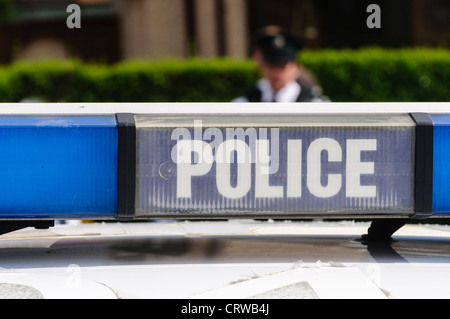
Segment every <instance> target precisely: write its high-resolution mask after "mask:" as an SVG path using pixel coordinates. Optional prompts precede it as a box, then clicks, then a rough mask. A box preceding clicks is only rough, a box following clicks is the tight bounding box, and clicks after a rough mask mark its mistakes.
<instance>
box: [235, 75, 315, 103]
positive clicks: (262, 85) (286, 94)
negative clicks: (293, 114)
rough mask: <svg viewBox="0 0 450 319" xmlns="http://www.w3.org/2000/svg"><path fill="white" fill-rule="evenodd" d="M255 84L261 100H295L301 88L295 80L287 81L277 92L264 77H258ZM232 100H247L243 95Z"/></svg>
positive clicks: (286, 101)
mask: <svg viewBox="0 0 450 319" xmlns="http://www.w3.org/2000/svg"><path fill="white" fill-rule="evenodd" d="M256 86H257V88H258V89H259V90H260V91H261V102H285V103H289V102H296V101H297V97H298V95H299V94H300V91H301V89H302V88H301V86H300V84H298V82H297V81H292V82H289V83H287V84H286V85H285V86H284V87H283V88H281V89H280V90H279V91H278V92H275V91H274V90H273V89H272V86H271V85H270V83H269V81H268V80H266V79H260V80H259V81H258V82H257V83H256ZM317 101H320V99H317ZM232 102H248V99H247V97H245V96H240V97H238V98H236V99H234V100H233V101H232Z"/></svg>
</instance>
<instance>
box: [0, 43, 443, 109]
mask: <svg viewBox="0 0 450 319" xmlns="http://www.w3.org/2000/svg"><path fill="white" fill-rule="evenodd" d="M449 53H450V51H449V50H444V49H399V50H387V49H378V48H367V49H361V50H357V51H352V50H323V51H318V52H311V51H307V52H304V53H302V55H301V56H300V59H301V60H302V62H303V64H304V65H305V66H306V67H307V68H308V69H309V70H311V71H312V72H313V73H314V74H315V75H316V77H317V78H318V80H319V82H320V84H321V86H322V88H323V91H324V93H325V95H327V96H328V97H329V98H330V99H331V100H332V101H346V102H360V101H371V102H376V101H386V102H387V101H389V102H396V101H403V102H406V101H416V102H419V101H449V100H450V98H449V97H450V93H449V91H448V86H449V83H450V54H449ZM257 79H258V72H257V70H256V68H255V65H254V64H253V63H252V62H251V61H249V60H245V61H241V60H232V59H212V60H201V59H188V60H164V61H126V62H121V63H118V64H115V65H109V66H108V65H100V64H87V63H82V62H79V61H44V62H39V63H36V62H17V63H14V64H12V65H9V66H3V67H0V102H18V101H21V100H22V99H24V98H27V97H40V98H42V99H44V100H46V101H50V102H57V101H58V102H59V101H60V102H224V101H230V100H231V99H233V98H234V97H236V96H239V95H240V94H242V93H243V92H244V90H245V89H246V88H248V87H249V86H251V85H253V84H254V82H255V81H256V80H257Z"/></svg>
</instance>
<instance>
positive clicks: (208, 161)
mask: <svg viewBox="0 0 450 319" xmlns="http://www.w3.org/2000/svg"><path fill="white" fill-rule="evenodd" d="M136 130H137V159H136V160H137V180H136V187H137V189H136V192H137V193H136V216H137V217H151V216H161V215H164V214H167V215H170V216H173V215H176V214H178V215H182V216H196V217H203V216H205V217H214V216H256V215H258V216H264V215H270V216H277V215H278V216H287V215H289V216H295V215H309V216H310V215H327V216H339V215H358V214H374V215H376V214H384V215H399V214H402V215H405V216H409V215H411V214H412V213H413V209H414V207H413V203H414V198H413V190H414V185H413V178H414V170H413V167H414V163H413V158H414V156H413V154H414V149H413V147H414V130H415V124H414V123H413V122H412V121H411V119H410V117H409V116H407V115H381V116H379V115H374V116H367V115H350V116H349V115H329V116H317V115H316V116H314V115H297V116H282V115H280V116H249V117H233V116H228V117H227V116H221V117H206V116H205V117H199V118H194V117H187V116H186V117H179V118H175V117H162V116H161V117H155V116H151V117H150V116H148V117H146V116H136ZM193 141H194V142H193ZM259 143H261V144H259ZM255 145H256V147H255ZM258 145H259V146H258ZM264 146H265V148H264ZM258 147H259V151H257V149H258ZM227 148H228V149H227ZM260 152H261V153H260ZM199 154H201V158H200V155H199ZM223 154H225V156H226V158H223V157H222V155H223ZM245 154H250V156H249V157H248V158H245V156H246V155H245ZM268 154H270V162H267V160H266V159H264V156H265V155H268ZM253 155H258V156H261V155H264V156H262V157H261V158H260V159H257V158H255V157H254V156H253ZM178 156H179V157H178ZM182 156H183V157H184V160H181V161H180V157H182ZM239 156H242V157H239ZM230 157H231V158H230ZM227 161H228V162H227ZM266 163H268V164H267V165H266Z"/></svg>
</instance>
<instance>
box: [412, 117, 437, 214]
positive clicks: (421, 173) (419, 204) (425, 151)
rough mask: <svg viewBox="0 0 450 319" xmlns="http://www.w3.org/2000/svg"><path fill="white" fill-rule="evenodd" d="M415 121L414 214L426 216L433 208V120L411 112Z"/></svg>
mask: <svg viewBox="0 0 450 319" xmlns="http://www.w3.org/2000/svg"><path fill="white" fill-rule="evenodd" d="M411 117H412V118H413V120H414V122H415V123H416V125H417V126H416V150H415V152H416V153H415V160H416V165H415V180H414V185H415V189H414V197H415V204H414V206H415V209H414V210H415V215H414V216H413V217H414V218H427V217H429V216H430V215H431V214H432V209H433V207H432V206H433V205H432V204H433V121H432V120H431V118H430V117H429V116H428V114H426V113H411Z"/></svg>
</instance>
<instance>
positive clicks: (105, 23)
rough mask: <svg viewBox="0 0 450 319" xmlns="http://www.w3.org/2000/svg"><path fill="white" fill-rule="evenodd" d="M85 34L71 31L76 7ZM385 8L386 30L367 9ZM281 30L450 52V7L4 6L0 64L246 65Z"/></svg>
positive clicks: (254, 2)
mask: <svg viewBox="0 0 450 319" xmlns="http://www.w3.org/2000/svg"><path fill="white" fill-rule="evenodd" d="M73 3H75V4H78V5H79V6H80V8H81V28H74V29H70V28H68V27H67V25H66V19H67V18H68V16H69V14H70V13H68V12H67V11H66V9H67V6H68V5H69V4H73ZM371 3H377V4H379V6H380V8H381V28H379V29H369V28H368V27H367V25H366V19H367V17H368V15H369V13H367V12H366V9H367V6H368V5H369V4H371ZM266 25H278V26H281V27H284V28H285V29H287V30H290V31H291V32H293V33H294V34H297V35H299V36H301V37H303V38H304V39H305V43H306V46H307V47H308V48H313V49H319V48H358V47H362V46H374V45H377V46H383V47H405V46H409V47H410V46H433V47H437V46H439V47H446V48H448V47H449V46H450V43H449V41H450V1H448V0H396V1H389V0H377V1H375V0H333V1H330V0H0V63H2V64H5V63H10V62H13V61H16V60H20V59H38V58H44V57H45V58H47V57H57V58H78V59H81V60H84V61H88V62H103V63H114V62H118V61H121V60H125V59H132V58H151V59H158V58H167V57H177V58H184V57H189V56H199V57H216V56H228V57H236V58H245V57H248V56H249V54H250V47H251V39H252V38H253V36H254V35H255V33H256V32H257V30H258V29H259V28H261V27H263V26H266Z"/></svg>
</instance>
